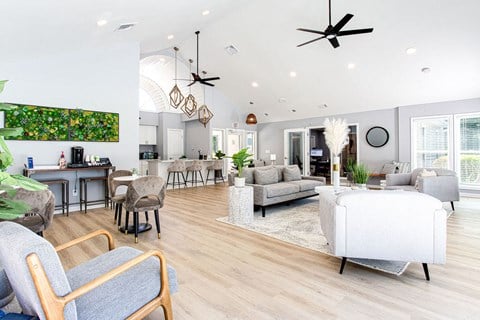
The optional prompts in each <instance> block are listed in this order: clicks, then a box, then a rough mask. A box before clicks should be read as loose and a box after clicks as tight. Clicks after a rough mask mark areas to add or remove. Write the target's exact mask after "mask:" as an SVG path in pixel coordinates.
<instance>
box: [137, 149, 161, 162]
mask: <svg viewBox="0 0 480 320" xmlns="http://www.w3.org/2000/svg"><path fill="white" fill-rule="evenodd" d="M139 158H140V160H148V159H158V152H151V151H145V152H140V157H139Z"/></svg>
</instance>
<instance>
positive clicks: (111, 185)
mask: <svg viewBox="0 0 480 320" xmlns="http://www.w3.org/2000/svg"><path fill="white" fill-rule="evenodd" d="M131 175H132V171H130V170H116V171H113V172H112V173H110V174H109V175H108V194H109V196H110V200H111V203H112V206H113V207H114V209H115V218H114V223H116V222H117V218H118V221H119V223H118V225H119V226H120V221H121V220H122V206H123V203H124V202H125V193H123V194H117V188H118V187H120V186H128V185H129V184H130V182H122V181H115V180H113V179H114V178H116V177H126V176H131Z"/></svg>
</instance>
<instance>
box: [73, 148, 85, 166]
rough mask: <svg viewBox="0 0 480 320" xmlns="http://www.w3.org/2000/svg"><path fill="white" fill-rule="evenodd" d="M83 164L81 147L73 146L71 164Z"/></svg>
mask: <svg viewBox="0 0 480 320" xmlns="http://www.w3.org/2000/svg"><path fill="white" fill-rule="evenodd" d="M82 163H83V147H80V146H75V147H72V164H82Z"/></svg>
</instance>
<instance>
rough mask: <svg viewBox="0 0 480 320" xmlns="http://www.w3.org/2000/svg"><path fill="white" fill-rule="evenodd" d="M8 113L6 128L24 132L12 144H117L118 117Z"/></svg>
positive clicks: (54, 111)
mask: <svg viewBox="0 0 480 320" xmlns="http://www.w3.org/2000/svg"><path fill="white" fill-rule="evenodd" d="M14 105H16V106H17V108H16V109H14V110H10V111H6V112H5V123H4V127H5V128H15V127H20V128H23V134H22V135H21V136H17V137H9V138H8V139H10V140H36V141H91V142H118V141H119V126H118V123H119V114H118V113H109V112H98V111H90V110H83V109H63V108H51V107H41V106H32V105H19V104H14Z"/></svg>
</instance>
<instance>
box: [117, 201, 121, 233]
mask: <svg viewBox="0 0 480 320" xmlns="http://www.w3.org/2000/svg"><path fill="white" fill-rule="evenodd" d="M118 206H119V208H120V209H119V210H118V217H117V227H118V230H120V225H121V224H122V205H121V204H119V205H118Z"/></svg>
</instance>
